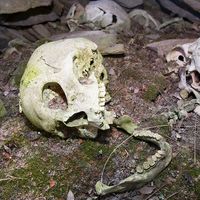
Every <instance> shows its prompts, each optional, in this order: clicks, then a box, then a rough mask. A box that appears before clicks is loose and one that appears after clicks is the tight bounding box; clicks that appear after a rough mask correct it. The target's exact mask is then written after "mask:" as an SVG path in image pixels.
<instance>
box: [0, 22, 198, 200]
mask: <svg viewBox="0 0 200 200" xmlns="http://www.w3.org/2000/svg"><path fill="white" fill-rule="evenodd" d="M132 32H133V34H129V35H128V36H127V35H126V36H124V35H122V36H121V41H122V42H123V43H124V44H125V48H126V54H125V55H122V56H106V57H104V65H105V67H106V69H107V71H108V74H109V86H108V90H109V92H110V95H111V97H112V100H111V101H110V102H109V103H108V104H107V107H108V109H109V110H114V111H115V112H116V114H117V116H121V115H124V114H126V115H129V116H131V118H132V119H133V121H134V122H135V123H137V124H138V125H139V126H140V127H141V128H147V129H150V130H151V131H153V132H157V133H159V134H160V135H162V136H163V137H165V138H166V140H167V141H168V142H169V143H170V145H171V146H172V149H173V158H172V161H171V163H170V165H169V166H168V167H167V168H166V169H165V170H164V171H163V172H162V173H160V174H159V175H158V176H157V177H156V178H155V179H154V180H152V181H151V182H150V183H148V184H146V185H145V186H144V187H142V188H140V189H137V190H132V191H129V192H125V193H122V194H112V195H109V196H106V197H99V196H97V194H96V193H95V189H94V185H95V184H96V182H97V181H98V180H100V177H101V172H102V169H103V165H104V163H105V162H106V159H107V158H108V156H109V155H110V153H111V152H112V151H113V149H114V148H115V147H116V146H117V145H118V144H120V143H121V142H122V141H124V140H125V139H126V138H127V137H128V135H126V133H124V132H122V131H120V130H117V129H116V128H114V127H113V128H112V129H111V130H109V131H106V132H100V133H99V137H98V138H97V139H95V140H86V139H80V138H75V137H73V136H72V137H71V138H68V139H66V140H63V139H60V138H58V137H53V136H51V135H49V134H47V133H44V132H42V131H40V130H37V129H36V128H35V127H34V126H33V125H31V123H30V122H29V121H28V120H27V119H26V117H25V116H24V115H23V114H22V113H19V109H18V104H19V103H18V100H19V99H18V91H19V90H18V86H19V80H20V76H21V74H22V71H23V69H24V66H25V65H26V63H27V61H28V59H29V57H30V55H31V53H32V52H33V50H34V48H35V46H25V47H19V48H18V52H14V53H12V54H9V55H7V56H5V54H2V55H0V99H1V100H2V101H3V103H4V105H5V107H6V110H7V114H6V115H5V116H4V117H2V118H1V127H0V169H1V170H0V199H1V200H8V199H9V200H11V199H12V200H29V199H30V200H33V199H38V200H39V199H41V200H42V199H48V200H51V199H52V200H54V199H55V200H64V199H67V195H68V192H69V190H71V191H72V193H73V194H74V196H75V199H76V200H82V199H87V200H93V199H99V200H122V199H123V200H128V199H130V200H150V199H151V200H168V199H170V200H173V199H176V200H183V199H188V200H198V199H200V145H199V142H200V136H199V130H198V129H199V125H198V122H199V120H200V117H199V116H198V115H197V114H195V113H193V112H190V113H188V117H187V118H183V119H181V120H178V121H177V123H176V124H174V125H173V126H170V125H169V123H168V122H169V121H168V118H166V117H164V116H163V113H167V112H169V111H171V112H175V110H176V108H177V101H178V99H177V98H176V95H177V94H178V92H179V89H178V80H179V79H178V77H177V76H172V75H169V74H166V70H167V68H168V64H167V63H166V62H165V59H164V57H159V56H158V55H157V53H156V52H154V51H152V50H149V49H147V48H145V46H146V45H147V44H149V43H151V42H154V41H161V40H164V39H172V38H173V39H175V38H198V37H199V33H198V31H195V30H194V29H192V25H191V24H189V23H188V22H179V23H177V24H172V25H170V26H168V27H166V28H164V29H162V30H161V31H155V30H150V29H148V30H147V29H144V28H143V27H141V26H140V25H137V26H135V25H134V28H133V30H132ZM191 98H192V97H190V99H191ZM154 150H155V149H154V147H152V146H151V145H149V144H147V143H145V142H142V141H138V140H136V139H134V138H132V139H130V140H129V141H127V142H126V143H124V144H123V145H122V146H121V147H120V148H119V149H118V150H117V151H116V153H114V154H113V156H112V157H111V159H110V161H109V163H108V165H107V167H106V170H105V172H104V181H105V183H107V184H114V183H117V182H119V181H120V180H122V179H123V178H125V177H127V176H129V175H130V174H131V173H133V172H134V169H135V166H136V165H137V164H138V163H140V162H141V161H142V160H144V159H145V158H146V157H147V156H148V155H150V154H152V152H154ZM68 199H70V198H69V197H68ZM71 199H72V198H71Z"/></svg>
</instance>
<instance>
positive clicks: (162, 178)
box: [154, 147, 200, 200]
mask: <svg viewBox="0 0 200 200" xmlns="http://www.w3.org/2000/svg"><path fill="white" fill-rule="evenodd" d="M192 153H193V152H192V151H190V149H188V148H186V147H182V148H181V150H180V151H179V153H178V154H177V155H176V157H174V158H173V159H172V161H171V163H170V165H169V166H168V167H167V168H166V169H165V170H164V171H163V172H162V173H161V174H159V176H158V177H157V178H156V179H155V180H154V181H155V185H158V186H160V185H162V184H164V183H166V180H167V179H168V180H173V182H171V183H170V181H169V182H168V185H167V187H165V188H163V189H162V190H161V191H160V192H161V193H162V194H163V195H164V196H165V197H168V196H170V195H171V194H173V193H176V192H177V191H179V193H178V196H177V195H176V196H175V197H174V198H172V199H195V200H196V199H198V197H199V196H200V182H199V181H198V180H197V177H199V176H200V168H199V166H194V165H193V164H192V163H191V162H190V161H189V160H191V156H192ZM172 176H173V178H172ZM195 179H196V180H195ZM192 191H193V192H192ZM177 197H178V198H177Z"/></svg>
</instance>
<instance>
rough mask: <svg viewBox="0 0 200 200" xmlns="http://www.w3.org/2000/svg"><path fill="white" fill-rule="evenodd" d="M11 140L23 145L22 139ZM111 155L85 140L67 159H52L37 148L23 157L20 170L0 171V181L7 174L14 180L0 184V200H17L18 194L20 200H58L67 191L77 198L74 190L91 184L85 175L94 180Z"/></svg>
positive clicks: (93, 142)
mask: <svg viewBox="0 0 200 200" xmlns="http://www.w3.org/2000/svg"><path fill="white" fill-rule="evenodd" d="M12 139H13V140H15V142H16V141H17V143H19V144H23V138H20V139H18V138H15V136H14V137H13V138H12ZM10 142H11V141H10ZM111 151H112V148H110V147H109V146H108V145H106V144H105V145H104V144H100V143H98V142H96V141H89V140H86V141H84V142H83V144H81V147H80V149H78V150H77V151H76V152H73V154H71V155H68V156H64V155H55V154H54V155H52V154H49V153H48V152H47V151H46V149H44V148H42V147H37V151H35V154H34V155H32V156H31V157H27V160H26V162H25V165H23V167H20V168H16V167H14V168H13V169H12V170H10V169H9V170H8V171H6V169H3V170H1V172H2V173H0V178H5V176H6V175H8V174H9V175H11V176H12V177H15V178H13V179H11V180H8V181H3V182H0V190H1V191H2V193H1V195H0V197H1V199H11V198H12V199H17V197H18V196H17V195H19V194H21V195H20V197H21V196H22V197H23V196H25V195H26V194H27V193H31V194H32V197H33V199H36V198H37V197H39V196H41V195H42V196H44V197H46V198H47V199H48V198H51V199H59V198H63V197H66V193H67V191H68V190H69V189H71V190H72V191H73V192H74V194H75V196H78V195H79V192H80V191H79V190H78V189H77V187H78V188H79V187H80V186H81V190H86V191H87V189H88V185H89V187H90V188H91V183H90V182H91V181H93V183H92V184H94V180H93V179H91V176H89V175H88V174H93V175H94V174H96V175H97V176H98V175H99V174H100V172H101V170H102V168H103V164H104V163H105V160H106V159H107V156H108V155H109V154H110V152H111ZM101 153H102V157H101V159H99V158H98V155H99V154H101ZM107 169H109V166H108V168H107ZM93 178H95V177H93ZM51 180H53V181H55V185H54V186H53V187H50V181H51ZM89 183H90V184H89ZM81 192H82V191H81Z"/></svg>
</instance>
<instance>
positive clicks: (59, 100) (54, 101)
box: [42, 82, 68, 110]
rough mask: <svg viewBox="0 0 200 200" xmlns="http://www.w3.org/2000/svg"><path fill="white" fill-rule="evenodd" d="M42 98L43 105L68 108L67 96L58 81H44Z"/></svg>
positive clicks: (53, 107)
mask: <svg viewBox="0 0 200 200" xmlns="http://www.w3.org/2000/svg"><path fill="white" fill-rule="evenodd" d="M42 98H43V102H44V103H45V105H46V106H47V107H48V108H50V109H53V110H57V109H61V110H66V109H67V108H68V102H67V97H66V96H65V93H64V91H63V89H62V87H61V86H60V85H59V84H58V83H55V82H50V83H46V84H45V85H44V87H43V90H42Z"/></svg>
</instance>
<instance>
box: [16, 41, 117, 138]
mask: <svg viewBox="0 0 200 200" xmlns="http://www.w3.org/2000/svg"><path fill="white" fill-rule="evenodd" d="M107 82H108V79H107V73H106V69H105V68H104V66H103V65H102V56H101V54H100V53H99V52H98V50H97V45H96V44H95V43H93V42H91V41H89V40H87V39H83V38H74V39H64V40H59V41H55V42H50V43H46V44H43V45H42V46H40V47H38V48H37V49H36V50H35V51H34V53H33V54H32V56H31V58H30V60H29V62H28V64H27V68H26V70H25V72H24V74H23V77H22V79H21V84H20V106H21V109H22V111H23V113H24V114H25V115H26V116H27V118H28V119H29V120H30V121H31V122H32V123H33V124H34V125H35V126H37V127H38V128H40V129H43V130H45V131H47V132H50V133H54V134H57V135H60V136H64V135H65V130H64V129H65V128H66V127H75V128H77V129H78V130H79V131H80V132H79V133H80V135H81V136H85V137H95V136H96V130H97V129H102V130H106V129H109V124H111V123H112V122H113V117H114V115H113V113H112V112H109V111H107V110H106V109H105V101H106V100H105V98H106V84H107ZM63 125H64V127H65V128H64V129H63V128H61V127H63ZM89 127H93V128H92V131H91V129H90V131H89ZM66 129H67V128H66Z"/></svg>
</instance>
